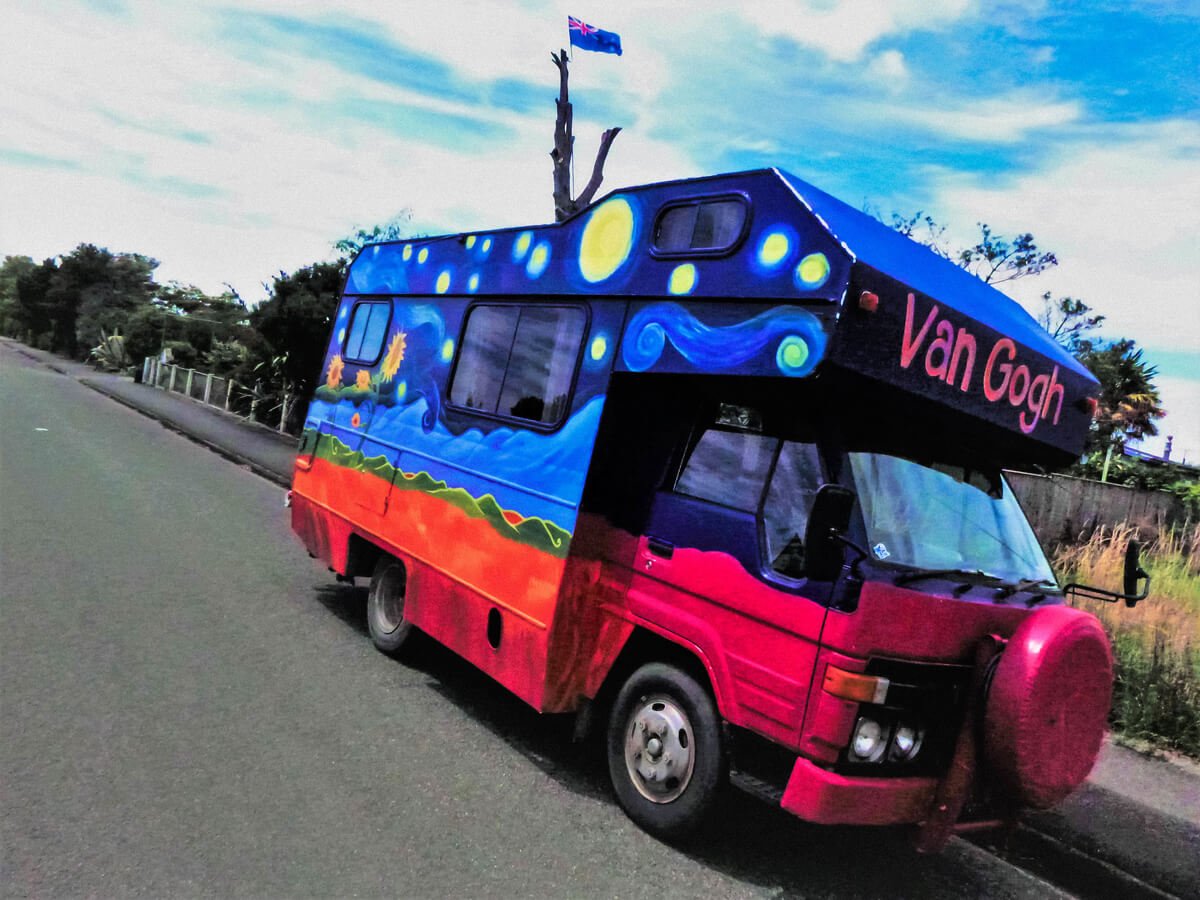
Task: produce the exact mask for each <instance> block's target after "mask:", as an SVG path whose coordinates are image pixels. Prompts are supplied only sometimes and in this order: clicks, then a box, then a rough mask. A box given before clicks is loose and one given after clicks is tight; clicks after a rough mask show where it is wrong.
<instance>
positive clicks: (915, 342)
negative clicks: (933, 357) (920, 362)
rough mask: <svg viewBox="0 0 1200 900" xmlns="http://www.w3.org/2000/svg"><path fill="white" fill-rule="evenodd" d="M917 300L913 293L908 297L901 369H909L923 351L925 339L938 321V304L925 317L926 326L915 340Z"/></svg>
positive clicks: (901, 351)
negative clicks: (914, 324) (914, 315)
mask: <svg viewBox="0 0 1200 900" xmlns="http://www.w3.org/2000/svg"><path fill="white" fill-rule="evenodd" d="M916 304H917V298H916V297H915V296H913V295H912V294H911V293H910V294H909V295H908V309H907V311H906V312H905V313H904V337H903V339H902V343H901V346H900V368H902V369H907V368H908V367H909V366H911V365H912V361H913V359H915V358H916V355H917V354H918V353H919V352H920V350H921V345H922V344H924V343H925V338H926V336H928V334H929V329H930V328H932V327H933V323H934V320H935V319H937V314H938V308H937V304H936V303H935V304H934V305H933V308H932V309H930V310H929V315H928V316H926V317H925V324H924V325H922V326H921V330H920V331H919V332H917V336H916V338H915V339H914V338H913V333H912V330H913V318H914V317H913V313H915V312H916Z"/></svg>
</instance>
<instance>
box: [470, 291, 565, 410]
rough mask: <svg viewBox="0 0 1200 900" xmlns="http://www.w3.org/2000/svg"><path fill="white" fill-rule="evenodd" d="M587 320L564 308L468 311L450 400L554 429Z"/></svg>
mask: <svg viewBox="0 0 1200 900" xmlns="http://www.w3.org/2000/svg"><path fill="white" fill-rule="evenodd" d="M586 324H587V316H586V314H585V313H584V311H583V310H582V309H579V308H576V307H563V306H526V307H519V306H477V307H475V308H474V309H472V310H471V311H470V313H469V314H468V317H467V324H466V328H465V330H464V334H463V342H462V351H461V353H460V355H459V361H458V366H457V367H456V368H455V370H454V376H453V380H452V382H451V384H450V402H451V403H453V404H455V405H456V406H461V407H465V408H467V409H471V410H475V411H478V412H483V413H490V414H492V415H497V416H502V417H504V418H514V419H524V420H526V421H530V422H538V423H542V424H547V425H553V424H557V423H559V422H561V421H562V420H563V418H564V417H565V415H566V412H567V409H568V407H569V406H570V395H571V381H572V379H573V378H574V375H575V367H576V365H577V363H578V361H579V352H580V347H581V346H582V342H583V332H584V328H585V326H586Z"/></svg>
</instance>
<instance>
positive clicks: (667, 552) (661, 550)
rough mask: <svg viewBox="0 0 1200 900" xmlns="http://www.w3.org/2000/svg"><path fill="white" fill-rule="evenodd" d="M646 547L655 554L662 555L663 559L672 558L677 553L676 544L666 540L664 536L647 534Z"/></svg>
mask: <svg viewBox="0 0 1200 900" xmlns="http://www.w3.org/2000/svg"><path fill="white" fill-rule="evenodd" d="M646 549H648V550H649V551H650V552H651V553H653V554H654V555H655V556H661V557H662V558H663V559H670V558H671V557H672V556H674V555H675V545H674V544H672V543H671V542H670V541H664V540H663V539H662V538H656V537H652V536H650V535H647V536H646Z"/></svg>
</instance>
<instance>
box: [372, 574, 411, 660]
mask: <svg viewBox="0 0 1200 900" xmlns="http://www.w3.org/2000/svg"><path fill="white" fill-rule="evenodd" d="M407 593H408V571H407V570H406V569H405V568H404V563H402V562H400V560H398V559H396V558H395V557H394V556H386V555H385V556H381V557H380V558H379V562H378V563H376V564H375V572H374V573H373V574H372V575H371V588H370V590H369V591H368V593H367V628H368V630H369V631H370V632H371V641H372V642H373V643H374V644H375V646H376V647H378V648H379V649H380V650H382V651H383V652H384V653H389V654H398V653H400V651H401V650H402V649H403V648H404V647H405V646H406V645H407V644H408V643H409V642H410V641H411V640H412V635H413V626H412V622H410V621H408V619H407V618H406V617H405V615H404V600H405V597H406V595H407Z"/></svg>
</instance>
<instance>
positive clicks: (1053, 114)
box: [881, 91, 1083, 144]
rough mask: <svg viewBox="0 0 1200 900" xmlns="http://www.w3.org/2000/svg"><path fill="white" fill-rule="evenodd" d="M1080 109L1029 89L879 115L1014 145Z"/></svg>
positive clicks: (1065, 121) (947, 134) (1074, 118)
mask: <svg viewBox="0 0 1200 900" xmlns="http://www.w3.org/2000/svg"><path fill="white" fill-rule="evenodd" d="M1082 112H1083V110H1082V108H1081V107H1080V105H1079V104H1078V103H1076V102H1074V101H1054V100H1049V101H1048V100H1045V99H1043V98H1042V97H1040V96H1038V95H1035V94H1034V93H1033V92H1030V91H1015V92H1012V93H1009V94H1006V95H1004V96H1002V97H990V98H988V99H986V100H979V101H975V102H972V103H970V104H967V105H961V106H957V107H954V108H941V109H939V108H936V107H932V106H928V105H924V104H922V105H912V106H895V105H893V106H890V107H889V108H888V109H885V110H882V111H881V114H882V115H885V116H888V117H890V118H892V119H894V120H897V121H900V122H903V123H905V124H908V125H917V126H920V127H922V128H926V129H928V130H929V131H932V132H935V133H936V134H938V135H939V136H941V137H952V138H958V139H959V140H964V141H976V142H980V143H990V144H1016V143H1019V142H1020V141H1023V140H1025V139H1026V138H1027V137H1028V136H1029V133H1030V132H1031V131H1036V130H1038V129H1042V128H1057V127H1061V126H1063V125H1069V124H1071V123H1073V122H1076V121H1078V120H1079V118H1080V117H1081V115H1082Z"/></svg>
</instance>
